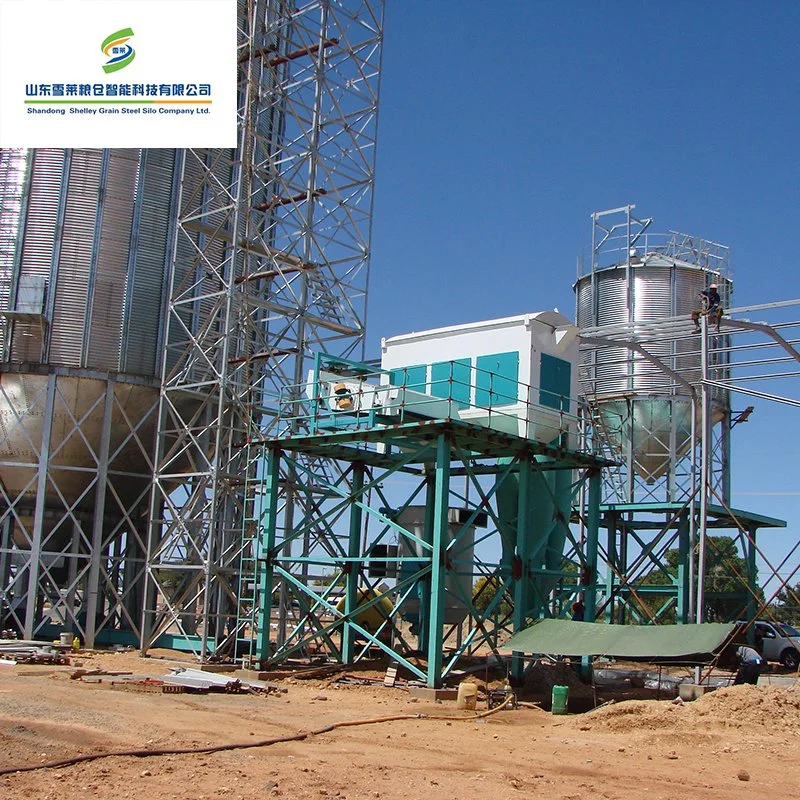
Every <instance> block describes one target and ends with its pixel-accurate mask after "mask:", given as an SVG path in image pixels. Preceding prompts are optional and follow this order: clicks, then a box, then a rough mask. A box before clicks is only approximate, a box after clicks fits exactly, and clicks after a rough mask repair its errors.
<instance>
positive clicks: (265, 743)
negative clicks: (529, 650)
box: [0, 694, 513, 776]
mask: <svg viewBox="0 0 800 800" xmlns="http://www.w3.org/2000/svg"><path fill="white" fill-rule="evenodd" d="M512 699H513V695H511V694H509V695H508V697H506V699H505V700H503V702H502V703H501V704H500V705H499V706H496V707H495V708H492V709H490V710H489V711H483V712H481V713H480V714H473V715H472V716H469V717H451V716H447V715H445V714H395V715H394V716H389V717H371V718H369V719H355V720H344V721H343V722H332V723H331V724H330V725H326V726H325V727H324V728H317V729H316V730H313V731H304V732H301V733H296V734H294V735H292V736H278V737H275V738H272V739H261V740H259V741H256V742H234V743H232V744H218V745H211V746H210V747H166V748H160V749H157V750H112V751H111V752H108V753H88V754H87V755H80V756H74V757H73V758H62V759H60V760H59V761H49V762H47V763H46V764H29V765H27V766H24V767H7V768H5V769H0V776H2V775H13V774H14V773H16V772H35V771H36V770H40V769H60V768H61V767H71V766H74V765H75V764H85V763H86V762H88V761H97V760H98V759H100V758H114V757H117V758H125V757H133V758H147V757H149V756H175V755H194V754H200V753H220V752H223V751H225V750H246V749H248V748H253V747H269V746H270V745H273V744H282V743H284V742H300V741H303V740H304V739H307V738H308V737H309V736H319V735H321V734H323V733H329V732H330V731H335V730H336V729H337V728H352V727H355V726H357V725H375V724H378V723H382V722H398V721H402V720H410V719H429V720H447V721H448V722H474V721H475V720H479V719H485V718H486V717H490V716H492V714H496V713H497V712H498V711H502V710H503V709H504V708H505V707H506V706H507V705H508V704H509V703H510V702H511V700H512Z"/></svg>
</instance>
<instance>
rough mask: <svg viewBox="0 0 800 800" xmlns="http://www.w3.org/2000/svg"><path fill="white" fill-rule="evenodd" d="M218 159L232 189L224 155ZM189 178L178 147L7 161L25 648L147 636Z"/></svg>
mask: <svg viewBox="0 0 800 800" xmlns="http://www.w3.org/2000/svg"><path fill="white" fill-rule="evenodd" d="M195 152H197V151H195ZM208 157H209V158H213V159H216V160H217V161H218V162H219V164H220V167H219V168H220V170H221V171H222V172H225V173H226V174H225V175H224V176H223V177H224V180H225V181H227V182H229V181H230V171H231V169H232V159H231V157H230V155H229V153H228V151H209V152H208ZM180 167H181V163H180V154H179V153H178V152H177V151H174V150H126V149H105V150H101V149H37V150H5V151H0V303H1V304H2V305H0V313H1V314H2V316H0V319H1V320H2V323H3V324H2V325H0V341H1V342H2V351H3V355H2V362H3V363H2V375H1V376H0V482H2V485H1V486H0V488H1V489H2V493H3V498H2V499H3V500H4V501H5V502H4V506H5V507H4V508H3V509H2V517H0V525H1V526H2V527H0V589H1V590H2V592H3V595H2V600H3V604H2V616H3V619H4V626H6V627H16V628H18V629H20V630H23V631H24V632H25V635H26V636H27V637H32V636H35V635H37V634H42V635H47V631H48V626H50V625H51V624H56V625H59V624H61V625H65V626H66V627H68V628H71V629H73V630H75V631H76V632H77V633H78V634H79V635H80V636H81V638H82V639H84V638H85V639H87V640H88V641H90V642H92V641H93V640H94V637H95V634H96V632H97V631H98V630H100V629H101V628H103V627H107V628H112V627H113V628H116V629H119V628H120V627H121V628H123V629H127V630H130V631H133V632H134V634H135V632H136V629H137V626H138V624H139V623H138V618H139V615H140V614H141V605H142V599H141V596H140V592H141V578H142V575H143V571H144V552H145V535H146V534H145V531H146V524H147V520H146V516H147V502H146V500H147V493H148V489H149V485H150V481H151V477H152V457H153V454H152V447H153V439H154V433H155V425H156V417H157V413H156V411H157V402H158V396H159V378H160V373H161V363H160V361H161V353H162V345H163V341H162V337H163V336H164V335H166V334H165V331H164V329H163V328H164V323H163V320H164V318H165V314H164V308H165V303H166V294H167V289H168V287H167V285H166V280H167V276H168V274H169V265H170V263H171V261H172V258H173V254H174V253H175V251H176V250H177V258H178V263H180V260H181V259H183V260H184V261H185V263H186V264H190V263H192V258H191V255H190V254H189V253H187V252H185V251H186V250H187V248H188V249H191V246H192V243H191V242H190V241H189V240H188V239H186V238H185V237H184V241H183V242H182V243H180V245H178V243H177V242H176V239H175V235H176V219H177V216H178V210H177V208H176V204H177V202H178V200H177V198H178V188H179V184H180V180H181V170H180ZM190 190H191V182H190V179H189V178H187V177H186V176H184V187H183V192H184V197H188V196H190V195H191V191H190ZM198 202H199V204H200V205H202V202H203V201H202V198H201V199H200V200H199V201H198ZM201 235H202V234H201V233H200V232H198V233H197V236H198V237H200V236H201ZM191 283H192V284H193V285H195V286H196V288H195V289H194V290H192V291H194V292H195V294H197V295H198V296H199V295H200V294H201V293H202V283H203V279H202V276H200V279H199V280H196V281H191ZM198 302H201V301H200V300H198ZM186 324H187V326H189V327H191V325H192V307H191V304H189V305H187V312H186ZM187 402H191V401H188V400H187ZM132 638H133V639H135V638H136V636H135V635H134V636H133V637H132Z"/></svg>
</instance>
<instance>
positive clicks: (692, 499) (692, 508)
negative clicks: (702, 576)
mask: <svg viewBox="0 0 800 800" xmlns="http://www.w3.org/2000/svg"><path fill="white" fill-rule="evenodd" d="M691 426H692V433H691V443H690V445H689V446H690V453H689V469H690V470H691V473H690V476H689V478H690V489H689V491H690V493H691V494H690V496H689V575H688V582H689V597H688V616H689V619H694V618H695V616H696V614H697V577H696V575H695V564H696V562H695V550H696V548H697V507H696V506H697V393H696V392H695V390H694V389H693V390H692V417H691Z"/></svg>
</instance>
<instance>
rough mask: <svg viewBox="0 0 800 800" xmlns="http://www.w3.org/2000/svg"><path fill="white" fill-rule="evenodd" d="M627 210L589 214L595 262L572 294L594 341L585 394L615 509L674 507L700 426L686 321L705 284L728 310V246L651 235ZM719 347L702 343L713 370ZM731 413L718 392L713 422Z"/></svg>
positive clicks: (585, 368) (721, 353)
mask: <svg viewBox="0 0 800 800" xmlns="http://www.w3.org/2000/svg"><path fill="white" fill-rule="evenodd" d="M632 208H633V207H632V206H631V207H625V208H622V209H615V210H614V211H612V212H600V213H598V214H595V215H593V223H594V226H593V232H594V237H593V247H592V263H591V265H590V269H589V270H588V271H587V272H585V274H581V275H579V277H578V280H577V282H576V283H575V287H574V288H575V292H576V301H577V313H576V316H577V324H578V327H579V329H580V330H581V334H582V337H584V338H585V339H586V341H587V342H588V341H589V340H590V339H594V340H595V341H594V342H593V343H589V344H586V345H585V346H584V348H583V349H582V370H581V378H582V392H583V395H584V397H585V398H586V400H587V401H588V404H589V407H590V409H591V413H592V415H593V423H594V425H595V430H596V431H597V434H598V435H599V436H601V437H602V438H603V439H605V441H606V444H607V445H608V446H609V447H610V449H611V450H612V452H613V454H614V456H615V457H616V458H617V459H618V460H620V461H622V462H623V463H624V467H625V470H624V476H623V480H622V483H621V484H620V485H617V486H616V487H615V491H616V492H617V497H616V499H617V501H623V500H624V501H627V502H634V501H638V502H642V501H644V500H645V499H646V500H680V499H683V498H684V497H686V496H688V494H689V491H690V488H691V479H692V470H691V465H690V464H688V462H687V459H688V458H689V457H690V456H691V455H692V453H691V450H692V443H693V441H694V440H695V439H696V438H697V432H698V426H699V421H698V416H697V413H696V410H697V393H696V389H695V387H696V386H697V385H698V381H699V378H700V366H701V364H700V341H699V339H698V338H697V337H695V336H694V334H693V333H692V330H693V326H692V325H691V323H690V315H691V313H692V311H693V310H695V309H698V308H700V306H701V300H700V296H699V295H700V292H702V291H703V290H704V289H706V288H707V287H709V286H710V285H711V284H712V283H714V284H717V285H718V286H719V292H720V295H721V296H722V300H723V305H726V304H727V303H728V300H729V298H730V296H731V293H732V289H733V287H732V282H731V280H730V278H729V277H728V270H727V248H726V247H724V246H722V245H718V244H715V243H713V242H709V241H707V240H704V239H699V238H697V237H691V236H686V235H684V234H679V233H675V232H672V231H671V232H669V233H667V234H658V233H651V232H650V230H649V227H650V223H651V220H649V219H646V220H639V219H636V218H634V217H633V216H632V214H631V210H632ZM614 215H616V216H614ZM620 218H621V221H619V220H620ZM615 220H616V221H615ZM615 341H620V342H623V341H625V342H626V344H620V345H618V346H617V345H615V344H614V342H615ZM725 341H726V337H725V336H724V334H722V335H714V336H712V337H710V340H709V348H710V352H711V357H712V359H713V363H714V365H715V367H717V368H720V367H724V364H723V363H722V360H723V359H724V358H726V357H727V356H726V355H725ZM631 344H632V345H633V346H630V345H631ZM637 348H638V349H637ZM648 355H649V356H651V357H650V358H648V357H647V356H648ZM670 371H671V372H670ZM717 374H718V375H719V374H721V373H719V372H717ZM676 375H677V376H679V378H676ZM681 379H682V380H681ZM693 406H694V409H695V410H694V411H693ZM728 409H729V398H728V395H727V393H725V392H716V393H715V394H714V396H713V398H712V419H713V422H715V423H716V422H719V421H720V420H722V419H724V418H726V417H727V415H728ZM693 420H694V433H693V428H692V425H693ZM723 444H724V443H723ZM721 458H722V456H721ZM723 460H724V458H723ZM718 478H719V480H720V481H721V482H722V484H723V485H724V484H725V483H726V481H725V479H724V478H723V477H722V476H718Z"/></svg>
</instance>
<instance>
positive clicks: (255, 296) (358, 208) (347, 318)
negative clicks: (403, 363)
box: [142, 0, 383, 660]
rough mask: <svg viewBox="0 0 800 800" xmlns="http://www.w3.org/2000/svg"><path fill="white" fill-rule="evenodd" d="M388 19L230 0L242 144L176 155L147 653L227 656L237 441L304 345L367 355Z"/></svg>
mask: <svg viewBox="0 0 800 800" xmlns="http://www.w3.org/2000/svg"><path fill="white" fill-rule="evenodd" d="M382 28H383V2H382V0H336V1H334V0H323V1H322V2H302V1H298V2H294V3H285V2H279V1H278V0H245V1H243V2H240V3H239V40H238V53H239V56H238V63H239V111H238V123H239V124H238V129H239V143H238V147H237V149H236V150H235V151H230V150H199V149H198V150H187V151H184V152H182V153H181V154H180V158H181V177H180V197H179V219H178V230H177V238H176V241H175V243H174V259H173V265H172V269H171V274H170V286H169V308H168V333H167V336H166V341H165V346H164V361H163V364H164V367H163V369H164V372H163V382H162V390H161V403H160V408H159V436H158V446H157V457H156V469H155V479H154V494H153V501H152V506H151V513H150V532H149V541H148V548H147V591H146V597H145V622H146V625H145V627H146V630H145V632H144V635H143V638H142V648H143V649H144V650H147V649H148V648H149V647H151V646H152V645H153V644H154V643H155V642H157V641H161V642H165V643H168V644H171V645H173V646H177V647H182V648H186V649H189V650H191V651H192V652H194V653H195V654H196V655H197V656H198V657H199V658H201V659H203V660H205V659H207V658H209V657H211V656H212V655H213V656H214V657H222V656H224V655H230V653H231V652H232V647H233V642H234V641H235V639H236V636H237V630H236V626H237V619H239V618H240V616H241V614H240V609H239V607H238V606H239V604H240V601H241V599H242V598H240V592H241V591H242V590H245V592H246V588H247V587H246V585H244V584H242V582H241V580H240V574H239V571H240V562H241V559H242V546H243V545H242V520H243V517H244V513H245V512H244V509H245V507H246V505H247V504H248V502H250V498H248V497H247V496H246V494H245V492H246V487H247V486H248V485H249V484H248V483H247V479H248V477H252V475H253V474H255V473H256V472H257V471H258V469H259V463H258V461H257V459H256V457H255V456H253V457H250V456H249V455H248V453H249V451H248V450H246V449H243V448H242V445H243V444H244V443H245V442H247V441H249V440H251V439H253V438H258V437H259V436H261V435H263V434H264V433H265V432H267V431H274V430H276V429H280V425H281V423H280V422H279V420H278V417H279V414H280V412H281V411H282V410H283V409H282V406H283V404H288V406H289V407H296V406H298V404H300V403H301V398H300V396H299V395H297V394H295V395H287V393H286V387H287V386H290V385H293V386H297V385H299V384H300V383H301V381H302V379H303V377H304V372H305V369H306V365H307V363H308V359H309V354H310V352H311V350H312V349H313V350H321V351H325V352H329V353H334V354H338V355H344V356H347V355H350V354H355V355H357V356H360V355H362V353H361V351H362V348H363V334H364V325H365V315H366V297H367V285H368V265H369V257H370V229H371V216H372V192H373V183H374V164H375V145H376V134H377V110H378V88H379V74H380V55H381V44H382ZM295 410H296V409H295ZM295 416H297V415H295ZM292 469H293V470H294V469H295V468H294V467H292ZM293 476H294V473H293V472H290V473H287V474H285V475H283V476H282V480H281V487H282V493H283V494H282V499H281V506H282V507H283V508H285V509H287V513H289V514H292V513H294V512H293V509H294V508H295V506H299V511H298V513H300V514H301V515H302V514H304V513H305V508H306V505H307V503H309V502H311V501H310V500H309V499H308V497H307V496H305V495H303V494H298V493H297V492H296V490H295V489H294V486H293V484H294V477H293Z"/></svg>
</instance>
